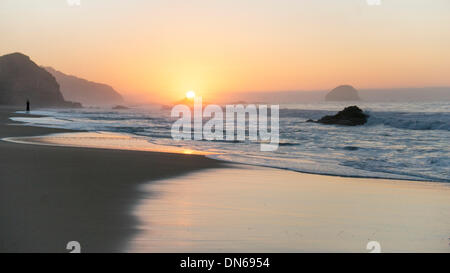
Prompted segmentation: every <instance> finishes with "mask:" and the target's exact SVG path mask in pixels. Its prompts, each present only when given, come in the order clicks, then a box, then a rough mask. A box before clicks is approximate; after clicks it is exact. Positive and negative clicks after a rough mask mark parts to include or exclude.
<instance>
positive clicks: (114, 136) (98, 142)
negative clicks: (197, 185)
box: [7, 132, 213, 155]
mask: <svg viewBox="0 0 450 273" xmlns="http://www.w3.org/2000/svg"><path fill="white" fill-rule="evenodd" d="M7 140H9V141H12V142H18V143H25V144H43V145H60V146H75V147H90V148H104V149H120V150H135V151H151V152H164V153H177V154H192V155H211V154H213V153H211V152H206V151H199V150H193V149H190V148H186V147H175V146H164V145H158V144H154V143H151V142H148V141H147V140H146V139H144V138H139V137H136V136H131V135H127V134H121V133H111V132H76V133H60V134H53V135H47V136H37V137H15V138H8V139H7Z"/></svg>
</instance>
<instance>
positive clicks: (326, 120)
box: [309, 106, 369, 126]
mask: <svg viewBox="0 0 450 273" xmlns="http://www.w3.org/2000/svg"><path fill="white" fill-rule="evenodd" d="M368 117H369V116H368V115H367V114H364V112H363V111H362V110H361V109H360V108H359V107H358V106H349V107H346V108H344V110H342V111H340V112H338V113H337V114H336V115H334V116H324V117H323V118H321V119H319V120H318V121H316V122H318V123H322V124H336V125H347V126H356V125H363V124H365V123H366V122H367V118H368ZM309 122H310V121H309Z"/></svg>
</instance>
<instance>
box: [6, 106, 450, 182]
mask: <svg viewBox="0 0 450 273" xmlns="http://www.w3.org/2000/svg"><path fill="white" fill-rule="evenodd" d="M349 105H352V104H351V103H348V102H347V103H335V102H333V103H330V102H321V103H310V104H285V105H280V145H279V148H278V150H276V151H273V152H261V151H260V143H255V142H250V141H242V142H236V141H233V142H227V141H206V140H202V141H196V140H182V141H176V140H174V139H172V137H171V126H172V123H173V122H174V120H175V119H174V118H171V117H170V109H166V108H164V107H161V106H157V105H142V106H136V107H132V108H131V109H126V110H111V108H83V109H46V110H39V111H33V112H32V113H33V114H39V115H43V116H45V117H16V118H13V119H14V120H17V121H23V122H26V124H27V125H33V126H44V127H54V128H66V129H76V130H87V131H93V132H114V133H120V134H126V135H128V136H131V137H132V138H139V139H144V140H145V141H147V142H149V143H151V144H156V145H160V146H170V147H179V148H187V149H191V150H197V151H204V152H207V153H208V155H207V156H208V157H212V158H216V159H219V160H225V161H230V162H235V163H243V164H250V165H258V166H267V167H273V168H281V169H289V170H293V171H299V172H306V173H314V174H326V175H336V176H348V177H370V178H388V179H406V180H417V181H435V182H450V145H449V144H450V102H423V103H394V102H393V103H371V102H358V103H357V105H358V106H359V107H360V108H361V109H363V110H364V111H365V112H366V113H368V114H369V115H370V117H369V120H368V122H367V123H366V124H365V125H363V126H355V127H345V126H334V125H322V124H317V123H308V122H306V120H308V119H314V120H316V119H319V118H320V117H322V116H324V115H329V114H334V113H336V112H337V111H339V110H342V109H343V108H344V107H345V106H349Z"/></svg>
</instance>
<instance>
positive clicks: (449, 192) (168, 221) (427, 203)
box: [127, 166, 450, 253]
mask: <svg viewBox="0 0 450 273" xmlns="http://www.w3.org/2000/svg"><path fill="white" fill-rule="evenodd" d="M143 186H144V187H145V188H144V190H147V192H148V193H152V195H146V197H145V198H144V199H143V200H142V201H141V202H140V204H139V205H138V206H137V209H136V211H135V215H136V216H137V217H139V219H141V221H140V223H141V224H140V225H139V230H140V232H139V233H137V234H136V236H135V237H134V238H133V240H132V241H131V242H130V244H129V245H128V249H127V250H128V251H131V252H161V251H162V252H363V253H364V252H369V250H368V249H367V248H366V247H367V244H368V243H369V242H371V241H377V242H378V243H379V244H380V246H381V251H382V252H450V245H449V243H450V240H449V237H450V210H449V208H450V185H449V184H448V183H434V182H414V181H403V180H402V181H397V180H385V179H364V178H347V177H336V176H323V175H313V174H303V173H298V172H292V171H286V170H278V169H269V168H262V167H251V166H239V167H238V166H236V167H235V168H223V169H218V170H205V171H199V172H194V173H191V174H188V175H184V176H180V177H176V178H171V179H165V180H161V181H158V182H156V183H152V184H148V185H145V184H144V185H143Z"/></svg>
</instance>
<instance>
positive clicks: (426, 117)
mask: <svg viewBox="0 0 450 273" xmlns="http://www.w3.org/2000/svg"><path fill="white" fill-rule="evenodd" d="M369 115H370V117H369V120H368V123H367V125H368V126H371V125H384V126H389V127H393V128H397V129H406V130H445V131H450V114H449V113H380V112H376V113H369Z"/></svg>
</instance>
